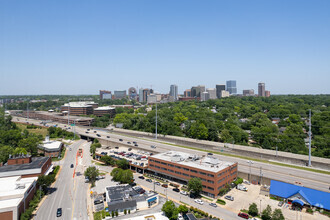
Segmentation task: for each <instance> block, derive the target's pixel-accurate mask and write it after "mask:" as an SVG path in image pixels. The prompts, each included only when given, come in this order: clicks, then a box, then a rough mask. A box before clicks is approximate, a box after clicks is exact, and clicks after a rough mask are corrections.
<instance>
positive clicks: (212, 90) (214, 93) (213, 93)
mask: <svg viewBox="0 0 330 220" xmlns="http://www.w3.org/2000/svg"><path fill="white" fill-rule="evenodd" d="M206 92H208V93H209V98H210V99H216V98H217V90H216V89H215V88H209V89H207V90H206Z"/></svg>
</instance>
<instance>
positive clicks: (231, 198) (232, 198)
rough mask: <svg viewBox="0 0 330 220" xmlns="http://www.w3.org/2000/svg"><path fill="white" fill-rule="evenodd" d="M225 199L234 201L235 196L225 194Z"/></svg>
mask: <svg viewBox="0 0 330 220" xmlns="http://www.w3.org/2000/svg"><path fill="white" fill-rule="evenodd" d="M225 199H228V200H230V201H234V197H233V196H225Z"/></svg>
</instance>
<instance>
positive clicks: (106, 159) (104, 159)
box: [100, 155, 116, 165]
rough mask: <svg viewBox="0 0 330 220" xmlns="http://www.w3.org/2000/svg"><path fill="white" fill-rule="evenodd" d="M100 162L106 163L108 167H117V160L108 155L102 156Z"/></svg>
mask: <svg viewBox="0 0 330 220" xmlns="http://www.w3.org/2000/svg"><path fill="white" fill-rule="evenodd" d="M100 160H101V161H102V162H104V163H105V164H106V165H115V163H116V162H115V160H114V159H113V158H112V157H110V156H108V155H104V156H102V157H101V159H100Z"/></svg>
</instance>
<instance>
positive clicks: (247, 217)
mask: <svg viewBox="0 0 330 220" xmlns="http://www.w3.org/2000/svg"><path fill="white" fill-rule="evenodd" d="M238 216H239V217H241V218H245V219H249V215H248V214H246V213H244V212H240V213H238Z"/></svg>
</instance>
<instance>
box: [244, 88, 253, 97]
mask: <svg viewBox="0 0 330 220" xmlns="http://www.w3.org/2000/svg"><path fill="white" fill-rule="evenodd" d="M243 96H254V90H253V89H244V90H243Z"/></svg>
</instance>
